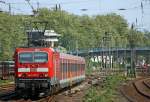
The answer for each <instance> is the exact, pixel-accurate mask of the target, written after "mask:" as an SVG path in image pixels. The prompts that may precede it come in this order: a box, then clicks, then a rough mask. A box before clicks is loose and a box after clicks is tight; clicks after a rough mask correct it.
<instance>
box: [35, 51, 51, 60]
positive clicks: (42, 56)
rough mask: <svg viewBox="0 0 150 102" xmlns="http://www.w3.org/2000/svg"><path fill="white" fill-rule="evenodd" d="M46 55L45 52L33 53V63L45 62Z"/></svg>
mask: <svg viewBox="0 0 150 102" xmlns="http://www.w3.org/2000/svg"><path fill="white" fill-rule="evenodd" d="M47 61H48V55H47V53H45V52H35V53H34V62H47Z"/></svg>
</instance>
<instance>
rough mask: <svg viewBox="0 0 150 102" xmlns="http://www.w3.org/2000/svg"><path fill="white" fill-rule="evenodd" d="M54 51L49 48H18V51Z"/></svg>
mask: <svg viewBox="0 0 150 102" xmlns="http://www.w3.org/2000/svg"><path fill="white" fill-rule="evenodd" d="M48 50H49V51H52V52H53V51H54V49H53V48H48V47H26V48H16V51H17V52H19V51H48Z"/></svg>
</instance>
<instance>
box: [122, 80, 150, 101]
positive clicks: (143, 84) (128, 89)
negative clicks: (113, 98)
mask: <svg viewBox="0 0 150 102" xmlns="http://www.w3.org/2000/svg"><path fill="white" fill-rule="evenodd" d="M121 93H122V94H123V95H124V96H125V97H126V98H127V99H128V100H129V101H130V102H150V78H142V79H138V80H134V81H133V82H130V83H129V84H127V85H123V86H122V87H121Z"/></svg>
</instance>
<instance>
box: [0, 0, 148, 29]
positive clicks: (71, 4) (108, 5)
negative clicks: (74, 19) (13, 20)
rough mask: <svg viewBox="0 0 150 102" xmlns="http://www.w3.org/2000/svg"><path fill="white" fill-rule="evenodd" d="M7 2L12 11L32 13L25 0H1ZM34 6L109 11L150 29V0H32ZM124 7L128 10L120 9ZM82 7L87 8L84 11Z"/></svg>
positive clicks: (0, 4) (76, 10)
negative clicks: (59, 6) (58, 5)
mask: <svg viewBox="0 0 150 102" xmlns="http://www.w3.org/2000/svg"><path fill="white" fill-rule="evenodd" d="M0 1H5V2H6V3H11V7H12V12H13V13H14V14H16V13H23V14H31V13H32V9H31V7H30V6H29V5H28V4H27V2H26V1H25V0H0ZM30 2H31V4H32V5H33V6H34V8H35V9H36V8H37V2H39V7H40V8H42V7H47V8H49V9H50V8H52V7H54V6H55V4H60V5H61V7H62V9H63V10H66V11H68V12H70V13H73V14H77V15H83V14H87V15H89V16H93V15H98V14H100V15H102V14H108V13H117V14H119V15H121V16H122V17H124V18H125V19H126V20H127V21H128V23H129V24H130V25H131V23H135V24H136V18H137V28H139V29H141V28H144V29H147V30H149V31H150V20H149V19H150V0H30ZM141 2H142V4H143V13H142V9H141ZM0 8H1V9H2V10H4V11H8V6H6V5H4V4H2V3H0ZM120 8H124V9H126V10H118V9H120ZM81 9H87V10H86V11H82V10H81Z"/></svg>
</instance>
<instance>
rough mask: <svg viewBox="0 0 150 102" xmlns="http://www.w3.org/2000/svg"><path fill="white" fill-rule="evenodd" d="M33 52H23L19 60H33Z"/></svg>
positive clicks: (21, 61)
mask: <svg viewBox="0 0 150 102" xmlns="http://www.w3.org/2000/svg"><path fill="white" fill-rule="evenodd" d="M32 56H33V55H32V53H30V52H22V53H20V54H19V62H20V63H28V62H33V58H32Z"/></svg>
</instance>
